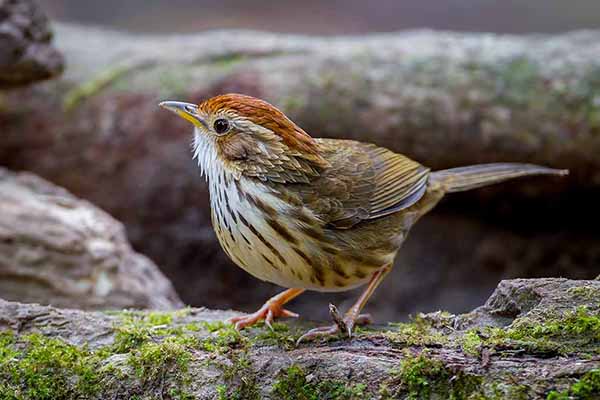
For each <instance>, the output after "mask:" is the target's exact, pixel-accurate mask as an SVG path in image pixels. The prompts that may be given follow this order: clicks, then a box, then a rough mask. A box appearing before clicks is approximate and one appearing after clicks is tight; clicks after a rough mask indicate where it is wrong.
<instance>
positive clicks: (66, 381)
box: [0, 332, 102, 400]
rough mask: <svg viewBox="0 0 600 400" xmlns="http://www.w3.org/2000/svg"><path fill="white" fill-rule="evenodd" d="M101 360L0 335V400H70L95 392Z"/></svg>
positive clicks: (48, 341)
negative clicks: (1, 399)
mask: <svg viewBox="0 0 600 400" xmlns="http://www.w3.org/2000/svg"><path fill="white" fill-rule="evenodd" d="M101 364H102V359H101V357H99V356H98V355H97V354H95V353H93V352H91V351H89V350H87V348H86V347H85V346H84V347H78V346H74V345H71V344H68V343H65V342H63V341H61V340H59V339H53V338H47V337H44V336H42V335H40V334H31V335H25V336H21V337H19V338H16V337H14V336H13V335H12V333H9V332H2V333H0V381H2V382H3V383H4V385H3V386H1V387H0V398H3V399H36V400H44V399H71V398H77V397H80V396H88V397H89V396H91V395H93V394H95V393H96V392H98V390H99V386H98V385H99V383H100V375H99V371H101V370H102V369H101Z"/></svg>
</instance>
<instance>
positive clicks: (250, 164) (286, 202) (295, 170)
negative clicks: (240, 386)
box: [160, 94, 568, 340]
mask: <svg viewBox="0 0 600 400" xmlns="http://www.w3.org/2000/svg"><path fill="white" fill-rule="evenodd" d="M160 106H161V107H164V108H166V109H168V110H170V111H172V112H174V113H176V114H177V115H179V116H181V117H183V118H185V119H186V120H188V121H190V122H191V123H192V124H193V125H194V147H193V148H194V157H195V158H197V160H198V164H199V166H200V169H201V170H202V173H203V174H204V175H205V176H206V177H207V179H208V181H209V186H210V203H211V215H212V222H213V226H214V229H215V232H216V234H217V237H218V239H219V242H220V243H221V246H222V247H223V250H224V251H225V252H226V253H227V255H228V256H229V257H230V258H231V260H233V262H235V263H236V264H237V265H238V266H240V267H241V268H243V269H244V270H246V271H247V272H249V273H250V274H252V275H254V276H255V277H257V278H259V279H261V280H264V281H268V282H272V283H275V284H277V285H279V286H283V287H286V288H290V289H287V290H285V291H284V292H282V293H280V294H278V295H276V296H274V297H272V298H271V299H269V300H267V302H266V303H265V304H264V305H263V306H262V307H261V308H260V309H259V310H258V311H256V312H255V313H253V314H250V315H246V316H241V317H235V318H233V319H232V320H231V322H232V323H235V326H236V328H238V329H241V328H243V327H246V326H249V325H252V324H254V323H256V322H257V321H259V320H263V319H264V320H265V322H266V323H267V324H268V325H270V323H271V321H272V320H273V319H274V318H275V317H296V316H297V314H295V313H293V312H291V311H288V310H286V309H284V308H283V306H284V304H286V303H287V302H289V301H290V300H292V299H294V298H295V297H297V296H298V295H300V294H301V293H302V292H304V291H305V290H316V291H322V292H336V291H343V290H349V289H352V288H355V287H357V286H361V285H364V284H367V287H366V289H365V290H364V292H363V293H362V295H361V296H360V297H359V298H358V300H357V301H356V303H355V304H354V305H353V306H352V307H351V308H350V309H349V310H348V312H346V314H345V316H344V317H343V318H340V317H339V316H338V315H337V312H336V310H335V308H334V307H333V308H332V317H333V318H334V321H335V322H336V323H335V324H334V325H332V326H327V327H322V328H316V329H312V330H311V331H309V332H308V333H306V334H305V335H303V336H302V338H301V340H302V339H306V338H313V337H316V336H321V335H331V334H336V333H337V332H338V331H339V330H340V329H342V330H343V331H344V332H346V333H347V334H348V335H351V332H352V329H353V327H354V325H355V324H356V323H357V321H360V320H361V318H360V312H361V310H362V308H363V307H364V305H365V303H366V302H367V300H368V299H369V297H370V296H371V295H372V294H373V292H374V291H375V289H376V288H377V286H378V285H379V284H380V283H381V281H382V280H383V278H384V277H385V276H386V274H387V273H388V272H389V271H390V270H391V268H392V265H393V262H394V258H395V257H396V253H397V252H398V250H399V249H400V246H401V245H402V242H404V240H405V239H406V236H407V234H408V231H409V230H410V228H411V227H412V226H413V225H414V224H415V222H417V220H418V219H419V218H420V217H421V216H423V215H424V214H425V213H427V212H428V211H429V210H431V209H432V208H433V207H434V206H435V205H436V204H437V203H438V202H439V201H440V199H441V198H442V197H443V196H444V195H445V194H446V193H452V192H459V191H464V190H470V189H475V188H478V187H482V186H486V185H490V184H493V183H497V182H501V181H505V180H507V179H512V178H517V177H521V176H528V175H566V174H567V173H568V171H566V170H557V169H551V168H547V167H542V166H537V165H531V164H516V163H496V164H482V165H473V166H468V167H460V168H452V169H447V170H443V171H435V172H432V171H430V170H429V169H428V168H427V167H424V166H423V165H421V164H419V163H418V162H416V161H413V160H411V159H409V158H408V157H405V156H403V155H401V154H397V153H394V152H392V151H390V150H388V149H385V148H382V147H378V146H375V145H373V144H368V143H361V142H356V141H352V140H338V139H314V138H312V137H311V136H309V135H308V134H307V133H306V132H304V131H303V130H302V129H301V128H300V127H299V126H298V125H296V124H295V123H294V122H292V121H291V120H290V119H289V118H287V117H286V116H285V115H284V114H283V113H282V112H281V111H279V110H278V109H277V108H275V107H274V106H272V105H271V104H269V103H267V102H265V101H263V100H259V99H256V98H253V97H249V96H244V95H240V94H226V95H222V96H217V97H213V98H211V99H208V100H206V101H204V102H203V103H201V104H200V105H195V104H188V103H182V102H176V101H165V102H162V103H160Z"/></svg>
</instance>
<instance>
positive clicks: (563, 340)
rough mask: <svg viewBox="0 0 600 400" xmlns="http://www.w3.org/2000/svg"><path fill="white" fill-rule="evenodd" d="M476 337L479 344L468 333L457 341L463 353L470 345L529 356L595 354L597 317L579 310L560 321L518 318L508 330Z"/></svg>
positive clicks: (599, 320) (484, 332)
mask: <svg viewBox="0 0 600 400" xmlns="http://www.w3.org/2000/svg"><path fill="white" fill-rule="evenodd" d="M478 336H479V338H480V339H481V343H480V344H477V343H476V342H477V339H476V338H475V336H474V335H473V334H472V333H470V332H467V333H466V334H465V335H464V336H463V338H462V339H461V341H462V346H463V350H464V351H465V352H466V353H469V351H471V350H474V347H473V346H474V345H476V346H481V347H488V348H490V349H496V350H502V349H522V350H525V351H527V352H529V353H531V354H546V355H564V354H570V353H575V352H577V353H586V352H587V353H594V352H596V353H598V352H600V347H599V346H598V345H599V344H600V316H599V315H598V314H596V313H592V312H591V311H590V310H589V309H588V308H587V307H585V306H582V307H579V308H577V309H576V310H575V311H570V312H566V313H565V314H564V315H562V316H560V317H556V316H547V317H545V320H543V321H538V320H536V319H533V318H529V317H524V318H519V319H517V320H515V321H514V322H513V324H512V325H511V326H510V327H508V328H504V329H503V328H485V329H482V330H481V332H480V333H479V334H478ZM465 346H466V347H465ZM473 354H474V353H473Z"/></svg>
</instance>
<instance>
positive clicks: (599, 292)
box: [567, 286, 600, 301]
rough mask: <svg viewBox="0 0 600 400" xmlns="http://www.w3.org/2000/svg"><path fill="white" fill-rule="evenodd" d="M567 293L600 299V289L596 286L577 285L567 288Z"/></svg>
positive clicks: (579, 296) (584, 298)
mask: <svg viewBox="0 0 600 400" xmlns="http://www.w3.org/2000/svg"><path fill="white" fill-rule="evenodd" d="M567 293H568V294H570V295H572V296H574V297H575V298H578V299H583V300H591V301H600V289H597V288H596V287H594V286H575V287H571V288H568V289H567Z"/></svg>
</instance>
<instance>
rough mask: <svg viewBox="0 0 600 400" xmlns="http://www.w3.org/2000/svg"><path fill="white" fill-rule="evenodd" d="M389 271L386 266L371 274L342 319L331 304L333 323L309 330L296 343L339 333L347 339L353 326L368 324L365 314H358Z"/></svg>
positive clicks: (388, 266)
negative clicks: (367, 282) (342, 333)
mask: <svg viewBox="0 0 600 400" xmlns="http://www.w3.org/2000/svg"><path fill="white" fill-rule="evenodd" d="M391 269H392V267H391V265H386V266H385V267H383V268H381V269H379V270H377V272H375V273H374V274H373V276H372V277H371V280H370V281H369V284H368V285H367V288H366V289H365V290H364V291H363V292H362V294H361V295H360V297H359V298H358V300H356V302H355V303H354V305H353V306H352V307H350V309H349V310H348V311H347V312H346V314H345V315H344V317H343V318H342V317H341V316H340V315H339V313H338V311H337V308H336V307H335V306H334V305H333V304H330V305H329V314H330V315H331V318H332V319H333V321H334V322H335V323H334V324H333V325H330V326H323V327H319V328H314V329H311V330H309V331H308V332H306V333H305V334H304V335H302V336H300V338H299V339H298V343H300V342H302V341H304V340H312V339H314V338H317V337H321V336H331V335H335V334H337V333H338V332H340V331H342V332H344V333H346V334H347V335H348V337H351V336H352V329H353V328H354V326H355V325H362V324H368V323H370V322H371V321H370V317H369V316H368V315H365V314H360V312H361V310H362V309H363V307H364V306H365V304H367V301H368V300H369V298H370V297H371V296H372V295H373V292H375V289H377V286H379V284H380V283H381V282H382V281H383V278H384V277H385V276H386V275H387V273H388V272H390V270H391Z"/></svg>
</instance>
